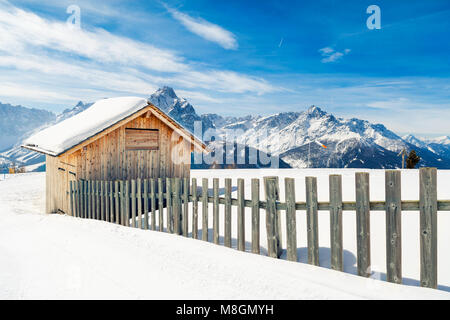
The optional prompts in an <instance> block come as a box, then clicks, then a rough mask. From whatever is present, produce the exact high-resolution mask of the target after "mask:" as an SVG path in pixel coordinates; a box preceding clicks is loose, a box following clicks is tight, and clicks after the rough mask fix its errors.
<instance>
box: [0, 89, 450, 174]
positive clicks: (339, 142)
mask: <svg viewBox="0 0 450 320" xmlns="http://www.w3.org/2000/svg"><path fill="white" fill-rule="evenodd" d="M149 100H150V102H152V103H153V104H154V105H156V106H157V107H159V108H160V109H162V110H163V111H164V112H166V113H167V114H169V115H170V116H171V117H172V118H174V119H175V120H177V121H178V122H179V123H181V124H182V125H184V126H185V127H186V128H187V129H188V130H191V131H193V130H194V122H195V121H201V122H202V126H203V130H207V129H209V130H213V133H214V134H213V135H214V138H213V139H211V140H212V141H206V142H207V143H209V144H210V146H211V147H212V148H213V149H214V148H218V147H220V146H223V144H224V142H223V141H221V140H224V139H225V137H226V135H227V134H229V133H230V132H231V133H232V134H234V135H235V136H236V140H235V142H234V143H235V149H234V151H231V152H236V146H240V145H241V146H246V147H245V148H244V149H245V150H246V151H245V152H246V154H245V156H244V158H245V159H247V160H248V153H249V152H251V150H257V151H261V154H262V155H267V154H271V155H275V156H277V157H279V159H280V166H281V167H289V166H291V167H295V168H304V167H332V168H398V167H400V166H401V158H400V157H399V156H398V154H399V152H400V151H402V150H403V148H406V150H408V151H409V150H413V149H414V150H416V153H417V154H418V155H419V156H420V157H421V161H420V163H419V165H420V166H433V167H438V168H447V169H448V168H450V137H441V138H436V139H420V138H417V137H414V136H412V135H407V136H404V137H400V136H398V135H397V134H395V133H394V132H392V131H390V130H389V129H387V128H386V127H385V126H383V125H382V124H372V123H370V122H368V121H365V120H360V119H356V118H353V119H342V118H337V117H335V116H334V115H332V114H330V113H327V112H326V111H324V110H322V109H321V108H319V107H317V106H312V107H310V108H309V109H307V110H305V111H300V112H283V113H277V114H273V115H270V116H259V115H248V116H245V117H224V116H221V115H218V114H203V115H198V114H197V113H196V111H195V108H194V107H193V106H192V105H191V104H190V103H189V102H188V101H187V100H186V99H184V98H179V97H178V96H177V95H176V93H175V91H174V90H173V89H172V88H170V87H163V88H161V89H158V90H157V91H156V92H155V93H153V94H152V95H151V96H150V97H149ZM90 105H92V104H91V103H89V104H84V103H82V102H79V103H78V104H77V105H76V106H75V107H73V108H68V109H66V110H64V112H63V113H61V114H59V115H55V114H52V113H50V112H48V111H43V110H38V109H28V108H24V107H19V109H17V110H19V112H18V113H11V110H10V109H11V108H18V107H11V106H9V105H1V104H0V114H5V117H4V118H3V119H2V120H3V121H2V122H1V123H0V132H6V133H8V134H9V135H7V139H5V140H2V141H1V142H0V143H1V144H2V145H3V146H4V147H5V146H7V147H8V148H7V150H5V151H4V152H3V153H0V161H2V160H1V159H2V158H3V162H4V163H5V164H7V163H8V162H10V161H16V162H17V163H21V164H24V165H27V166H31V167H30V169H35V170H42V169H43V167H42V164H43V160H44V158H43V156H41V155H37V154H35V153H33V152H30V151H27V150H23V149H20V147H19V146H20V142H21V141H22V139H23V138H24V137H26V136H28V135H30V134H31V133H32V132H34V131H35V130H40V129H42V128H43V127H45V126H48V125H52V124H54V123H56V122H59V121H62V120H64V119H67V118H68V117H71V116H73V115H75V114H77V113H79V112H81V111H83V110H85V109H86V108H88V107H89V106H90ZM4 106H7V107H4ZM3 109H4V110H6V111H4V110H3ZM22 109H26V110H25V111H24V110H22ZM21 118H24V120H23V121H20V119H21ZM30 118H31V119H35V122H33V123H32V124H28V125H27V126H25V125H23V128H21V130H17V131H14V130H12V129H11V128H10V127H8V125H9V124H10V123H13V121H11V120H15V121H14V122H20V123H23V122H24V121H26V120H28V121H29V119H30ZM8 119H10V120H8ZM17 120H19V121H17ZM19 129H20V128H19ZM16 132H17V133H16ZM8 144H9V145H8ZM321 145H325V146H326V148H324V147H323V146H321ZM237 149H239V148H237ZM233 157H236V155H233ZM0 164H1V162H0ZM194 167H198V168H204V167H208V165H206V164H202V165H197V166H194ZM216 167H227V166H216ZM228 167H229V166H228ZM238 167H259V165H256V166H255V165H248V164H244V165H240V166H238Z"/></svg>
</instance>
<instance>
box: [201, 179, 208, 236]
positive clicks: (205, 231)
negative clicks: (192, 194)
mask: <svg viewBox="0 0 450 320" xmlns="http://www.w3.org/2000/svg"><path fill="white" fill-rule="evenodd" d="M202 240H203V241H208V179H207V178H203V179H202Z"/></svg>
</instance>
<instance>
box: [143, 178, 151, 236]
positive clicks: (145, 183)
mask: <svg viewBox="0 0 450 320" xmlns="http://www.w3.org/2000/svg"><path fill="white" fill-rule="evenodd" d="M148 196H149V195H148V180H147V179H144V193H143V194H142V200H141V201H143V202H144V205H143V208H144V221H143V223H144V225H143V229H145V230H148V211H149V208H148V198H149V197H148Z"/></svg>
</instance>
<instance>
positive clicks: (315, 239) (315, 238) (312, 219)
mask: <svg viewBox="0 0 450 320" xmlns="http://www.w3.org/2000/svg"><path fill="white" fill-rule="evenodd" d="M305 184H306V224H307V236H308V263H309V264H312V265H315V266H318V265H319V228H318V217H317V208H318V204H317V178H316V177H306V178H305Z"/></svg>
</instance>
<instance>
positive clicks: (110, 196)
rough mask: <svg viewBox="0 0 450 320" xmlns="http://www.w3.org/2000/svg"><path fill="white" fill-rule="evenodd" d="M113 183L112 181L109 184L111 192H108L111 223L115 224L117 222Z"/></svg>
mask: <svg viewBox="0 0 450 320" xmlns="http://www.w3.org/2000/svg"><path fill="white" fill-rule="evenodd" d="M113 190H114V189H113V182H112V181H110V182H109V192H108V197H109V222H112V223H114V222H115V221H116V219H115V216H114V193H113Z"/></svg>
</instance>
